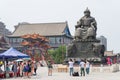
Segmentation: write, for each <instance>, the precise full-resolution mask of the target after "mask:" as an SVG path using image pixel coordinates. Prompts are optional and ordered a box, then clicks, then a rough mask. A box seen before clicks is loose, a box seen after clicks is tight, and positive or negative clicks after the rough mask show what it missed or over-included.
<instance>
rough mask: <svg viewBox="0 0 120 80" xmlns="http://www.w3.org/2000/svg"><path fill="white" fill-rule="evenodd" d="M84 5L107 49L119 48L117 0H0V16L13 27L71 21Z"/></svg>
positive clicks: (119, 2)
mask: <svg viewBox="0 0 120 80" xmlns="http://www.w3.org/2000/svg"><path fill="white" fill-rule="evenodd" d="M86 7H88V8H89V9H90V11H91V16H93V17H95V19H96V21H97V28H98V29H97V36H101V35H103V36H105V37H106V38H107V42H108V50H109V51H110V50H113V51H114V52H115V53H119V52H120V46H119V45H120V30H119V29H120V0H0V20H1V21H2V22H4V23H5V25H6V28H7V29H9V30H10V31H14V25H17V24H18V23H19V22H29V23H48V22H65V21H67V22H68V25H69V28H70V32H71V33H72V35H74V31H75V27H74V26H75V25H76V24H77V21H78V20H79V19H80V18H81V17H82V16H83V12H84V10H85V9H86Z"/></svg>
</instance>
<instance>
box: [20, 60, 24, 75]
mask: <svg viewBox="0 0 120 80" xmlns="http://www.w3.org/2000/svg"><path fill="white" fill-rule="evenodd" d="M23 68H24V67H23V62H22V61H21V62H20V77H22V76H23Z"/></svg>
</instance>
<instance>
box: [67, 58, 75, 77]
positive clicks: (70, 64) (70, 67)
mask: <svg viewBox="0 0 120 80" xmlns="http://www.w3.org/2000/svg"><path fill="white" fill-rule="evenodd" d="M68 63H69V69H70V76H71V75H72V74H73V65H74V62H73V60H72V59H70V61H69V62H68Z"/></svg>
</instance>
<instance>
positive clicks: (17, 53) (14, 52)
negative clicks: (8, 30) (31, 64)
mask: <svg viewBox="0 0 120 80" xmlns="http://www.w3.org/2000/svg"><path fill="white" fill-rule="evenodd" d="M29 57H30V56H28V55H26V54H23V53H21V52H20V51H17V50H16V49H14V48H13V47H11V48H10V49H8V50H7V51H5V52H4V53H1V54H0V59H3V58H4V59H10V58H17V59H19V58H29Z"/></svg>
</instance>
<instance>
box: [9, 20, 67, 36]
mask: <svg viewBox="0 0 120 80" xmlns="http://www.w3.org/2000/svg"><path fill="white" fill-rule="evenodd" d="M66 27H67V22H59V23H35V24H28V23H27V24H19V25H18V26H17V28H16V29H15V31H14V32H13V34H12V35H9V37H10V36H11V37H19V36H22V35H25V34H34V33H36V34H40V35H42V36H55V35H62V34H63V32H64V30H65V28H66Z"/></svg>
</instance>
